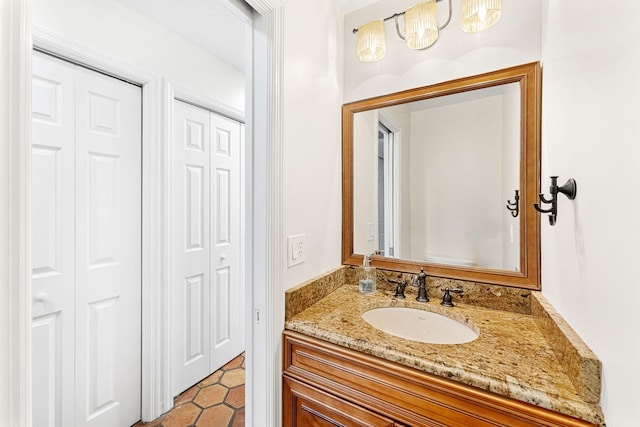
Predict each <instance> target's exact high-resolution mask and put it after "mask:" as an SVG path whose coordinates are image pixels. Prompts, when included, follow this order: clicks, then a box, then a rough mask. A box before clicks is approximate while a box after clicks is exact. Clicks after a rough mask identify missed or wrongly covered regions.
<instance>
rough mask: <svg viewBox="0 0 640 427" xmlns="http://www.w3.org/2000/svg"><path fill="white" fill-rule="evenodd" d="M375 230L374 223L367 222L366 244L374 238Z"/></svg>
mask: <svg viewBox="0 0 640 427" xmlns="http://www.w3.org/2000/svg"><path fill="white" fill-rule="evenodd" d="M375 230H376V227H375V223H373V222H368V223H367V241H368V242H373V240H374V239H375V238H376V235H375Z"/></svg>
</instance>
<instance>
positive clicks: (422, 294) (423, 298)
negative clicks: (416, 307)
mask: <svg viewBox="0 0 640 427" xmlns="http://www.w3.org/2000/svg"><path fill="white" fill-rule="evenodd" d="M417 279H418V296H417V297H416V301H419V302H428V301H429V296H428V295H427V274H426V273H425V272H424V268H421V269H420V273H418V277H417Z"/></svg>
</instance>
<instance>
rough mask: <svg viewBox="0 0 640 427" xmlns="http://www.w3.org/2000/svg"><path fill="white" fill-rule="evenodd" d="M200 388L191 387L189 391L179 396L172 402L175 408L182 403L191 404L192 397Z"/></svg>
mask: <svg viewBox="0 0 640 427" xmlns="http://www.w3.org/2000/svg"><path fill="white" fill-rule="evenodd" d="M198 390H200V388H199V387H198V386H195V385H194V386H193V387H191V388H190V389H189V390H187V391H185V392H183V393H182V394H181V395H180V396H178V397H176V398H175V400H174V401H173V403H174V405H175V406H180V405H182V404H184V403H187V402H191V401H192V400H193V398H194V396H195V395H196V394H197V393H198Z"/></svg>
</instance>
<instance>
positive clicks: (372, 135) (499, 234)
mask: <svg viewBox="0 0 640 427" xmlns="http://www.w3.org/2000/svg"><path fill="white" fill-rule="evenodd" d="M540 92H541V85H540V66H539V64H538V63H532V64H525V65H520V66H516V67H512V68H507V69H503V70H498V71H493V72H490V73H486V74H481V75H477V76H471V77H466V78H462V79H458V80H452V81H448V82H443V83H438V84H435V85H431V86H425V87H419V88H415V89H409V90H406V91H404V92H397V93H392V94H389V95H382V96H379V97H376V98H370V99H365V100H362V101H356V102H352V103H349V104H345V105H343V107H342V120H343V141H342V143H343V187H342V191H343V204H342V209H343V215H342V221H343V226H342V228H343V232H342V240H343V245H342V259H343V263H344V264H347V265H362V259H363V254H371V253H377V254H378V255H377V256H374V257H373V265H375V266H378V267H381V268H387V269H390V270H396V271H405V272H411V273H415V272H417V271H419V269H420V268H421V267H424V269H425V272H426V273H427V274H429V275H432V276H439V277H449V278H454V279H462V280H472V281H477V282H483V283H496V284H502V285H509V286H518V287H524V288H531V289H539V288H540V219H539V216H538V215H537V214H536V212H535V211H534V209H533V203H534V202H535V201H537V194H538V193H539V192H540ZM516 195H517V198H516ZM516 212H517V214H516Z"/></svg>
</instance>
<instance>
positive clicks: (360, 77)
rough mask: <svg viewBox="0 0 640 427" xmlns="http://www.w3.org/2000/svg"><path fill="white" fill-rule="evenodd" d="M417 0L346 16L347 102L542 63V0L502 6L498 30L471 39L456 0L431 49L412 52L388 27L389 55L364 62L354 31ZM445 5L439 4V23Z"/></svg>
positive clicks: (384, 1)
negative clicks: (450, 15)
mask: <svg viewBox="0 0 640 427" xmlns="http://www.w3.org/2000/svg"><path fill="white" fill-rule="evenodd" d="M415 3H416V0H381V1H379V2H377V3H374V4H372V5H370V6H368V7H366V8H363V9H360V10H358V11H355V12H353V13H350V14H347V15H345V24H344V28H345V31H344V52H345V55H344V56H345V59H344V98H345V102H350V101H355V100H359V99H364V98H369V97H372V96H376V95H381V94H386V93H390V92H396V91H399V90H403V89H408V88H412V87H416V86H425V85H428V84H433V83H438V82H442V81H446V80H451V79H454V78H458V77H464V76H470V75H474V74H478V73H483V72H487V71H493V70H497V69H500V68H506V67H509V66H513V65H519V64H524V63H527V62H533V61H537V60H539V59H540V42H541V41H540V32H541V21H540V18H541V6H540V0H518V1H504V2H502V8H503V12H502V19H501V21H500V22H499V23H498V24H497V25H496V26H495V27H493V28H491V29H489V30H487V31H484V32H481V33H478V34H475V35H471V34H467V33H464V32H463V31H462V29H461V28H460V3H461V0H453V19H452V21H451V23H450V24H449V26H448V27H447V28H445V29H444V30H442V31H441V32H440V38H439V39H438V41H437V42H436V43H435V44H434V45H433V46H432V47H430V48H429V49H426V50H422V51H416V50H411V49H409V48H407V46H406V44H404V42H402V40H400V39H399V38H398V36H397V35H396V34H395V26H394V24H393V21H388V22H387V23H386V26H385V28H386V35H387V54H386V56H385V58H383V59H382V60H381V61H378V62H372V63H363V62H360V60H359V59H358V58H357V56H356V41H357V38H356V36H355V35H354V34H352V32H351V30H352V29H353V28H357V27H359V26H360V25H362V24H364V23H367V22H369V21H372V20H374V19H379V18H383V17H386V16H390V15H392V14H393V13H394V12H401V11H403V10H405V9H406V8H407V7H410V6H413V5H414V4H415ZM446 3H447V2H441V3H438V17H439V18H441V19H440V22H442V20H443V19H444V18H445V17H446Z"/></svg>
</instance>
